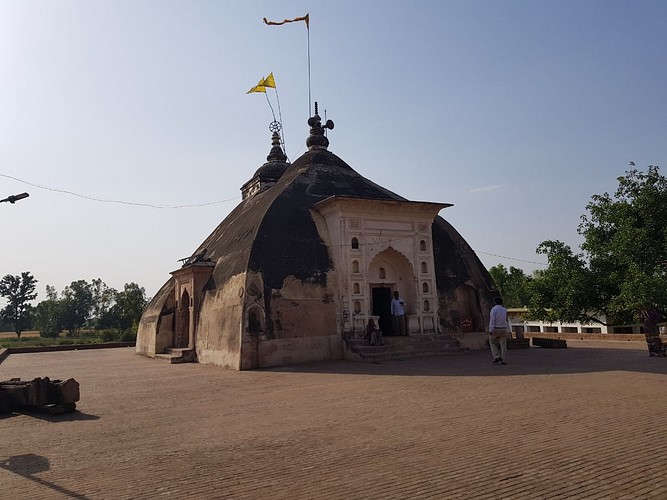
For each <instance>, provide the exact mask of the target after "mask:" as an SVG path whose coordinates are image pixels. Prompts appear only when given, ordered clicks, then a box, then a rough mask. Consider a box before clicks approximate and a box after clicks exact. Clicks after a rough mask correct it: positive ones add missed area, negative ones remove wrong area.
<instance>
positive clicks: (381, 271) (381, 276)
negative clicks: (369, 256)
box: [380, 267, 387, 280]
mask: <svg viewBox="0 0 667 500" xmlns="http://www.w3.org/2000/svg"><path fill="white" fill-rule="evenodd" d="M380 279H381V280H385V279H387V273H386V272H385V270H384V267H381V268H380Z"/></svg>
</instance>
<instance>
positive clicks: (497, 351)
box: [489, 297, 509, 365]
mask: <svg viewBox="0 0 667 500" xmlns="http://www.w3.org/2000/svg"><path fill="white" fill-rule="evenodd" d="M493 302H495V304H496V305H494V306H493V307H492V308H491V314H490V319H489V346H490V347H491V355H492V356H493V362H494V364H498V363H501V364H503V365H504V364H507V331H508V329H509V323H508V321H507V309H505V307H504V306H503V299H502V298H501V297H496V298H495V299H493Z"/></svg>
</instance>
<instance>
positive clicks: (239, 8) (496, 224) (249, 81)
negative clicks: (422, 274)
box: [0, 0, 667, 299]
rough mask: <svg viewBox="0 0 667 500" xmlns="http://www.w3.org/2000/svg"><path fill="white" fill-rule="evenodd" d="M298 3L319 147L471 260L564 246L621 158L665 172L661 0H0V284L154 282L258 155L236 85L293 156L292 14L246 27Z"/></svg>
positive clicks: (202, 230)
mask: <svg viewBox="0 0 667 500" xmlns="http://www.w3.org/2000/svg"><path fill="white" fill-rule="evenodd" d="M307 12H309V13H310V21H311V23H310V28H311V29H310V54H311V91H312V98H313V100H317V101H319V103H320V114H321V115H324V110H326V115H327V118H330V119H333V120H334V122H335V125H336V127H335V129H334V130H333V131H331V132H329V140H330V142H331V144H330V147H329V149H330V150H331V151H332V152H334V153H335V154H337V155H338V156H340V157H341V158H342V159H343V160H345V161H346V162H347V163H348V164H349V165H350V166H352V167H353V168H354V169H355V170H357V171H358V172H359V173H361V174H362V175H364V176H365V177H367V178H369V179H371V180H373V181H374V182H376V183H378V184H380V185H382V186H384V187H386V188H388V189H391V190H393V191H395V192H397V193H399V194H401V195H402V196H405V197H406V198H408V199H411V200H423V201H434V202H446V203H453V204H454V206H453V207H450V208H447V209H445V210H443V211H442V212H441V215H442V216H443V217H445V219H447V220H448V221H449V222H450V223H452V224H453V225H454V227H455V228H456V229H457V230H458V231H459V232H460V233H461V234H462V235H463V237H464V238H465V239H466V240H467V241H468V242H469V243H470V245H471V246H472V247H473V249H474V250H475V251H477V253H478V255H479V257H480V258H481V259H482V261H483V262H484V264H485V265H486V266H487V267H491V266H493V265H495V264H498V263H503V264H504V265H506V266H508V267H509V266H515V267H520V268H522V269H524V270H525V271H526V272H531V271H533V270H534V269H537V268H540V267H541V266H540V265H539V264H535V263H539V262H545V260H544V257H543V256H541V255H536V254H535V248H536V247H537V245H538V244H539V243H540V242H541V241H543V240H545V239H559V240H562V241H564V242H566V243H568V244H570V245H571V246H572V247H573V248H575V249H577V248H578V245H579V244H580V243H581V240H580V238H579V236H578V235H577V232H576V229H577V225H578V223H579V217H580V216H581V215H582V214H583V213H584V212H585V206H586V204H587V203H588V201H589V200H590V197H591V196H592V195H593V194H601V193H603V192H613V191H614V190H615V188H616V184H617V183H616V178H617V177H618V176H619V175H622V174H623V173H624V172H625V171H626V170H627V169H628V168H629V167H628V163H629V162H630V161H633V162H635V163H636V165H637V167H638V168H642V169H645V168H646V166H647V165H649V164H655V165H661V166H662V167H663V169H662V172H663V174H665V173H667V96H666V93H667V37H666V36H665V33H667V2H665V1H664V0H657V1H648V0H632V1H630V0H628V1H614V0H600V1H596V0H587V1H581V0H558V1H548V0H544V1H534V0H526V1H510V0H493V1H492V0H465V1H464V0H460V1H446V0H437V1H414V2H399V1H382V2H381V1H379V0H377V1H349V0H343V1H341V0H336V1H335V2H322V1H317V2H306V1H281V2H276V1H254V2H246V1H240V0H239V1H225V2H223V1H201V0H187V1H185V0H182V1H169V0H131V1H124V0H114V1H95V0H80V1H78V0H70V1H64V0H60V1H59V0H56V1H53V0H48V1H36V0H0V198H4V197H6V196H8V195H10V194H16V193H20V192H23V191H27V192H29V193H30V198H28V199H26V200H22V201H19V202H17V203H16V204H15V205H11V204H9V203H2V204H0V221H1V226H0V227H1V234H2V245H1V246H0V276H4V275H5V274H19V273H21V272H22V271H30V272H32V274H33V275H34V276H35V277H36V278H37V279H38V280H39V284H38V291H39V292H40V297H39V298H40V299H43V298H44V288H45V285H47V284H49V285H53V286H55V287H56V289H57V290H62V289H63V288H64V287H65V286H66V285H68V284H69V283H70V282H72V281H74V280H77V279H85V280H88V281H90V280H91V279H93V278H97V277H99V278H102V280H103V281H105V282H106V283H107V284H108V285H109V286H112V287H115V288H122V286H123V284H124V283H127V282H130V281H134V282H137V283H139V284H140V285H141V286H144V287H145V288H146V291H147V293H148V295H149V296H150V295H153V294H155V292H156V291H157V290H158V288H159V287H160V286H161V285H162V284H163V283H164V282H165V281H166V280H167V279H168V278H169V272H170V271H173V270H175V269H177V268H178V267H180V264H179V262H178V259H181V258H184V257H187V256H189V255H190V254H191V253H192V252H193V251H194V250H195V249H196V247H197V246H198V245H199V244H200V243H201V242H202V241H203V240H204V238H205V237H206V236H207V235H208V234H209V233H210V232H211V231H213V229H214V228H215V227H216V226H217V224H218V223H219V222H220V221H221V220H222V219H223V218H224V217H225V216H226V215H227V213H229V211H230V210H231V209H232V208H233V207H234V206H236V204H238V203H239V202H240V190H239V189H240V187H241V186H242V185H243V183H245V182H246V181H247V180H249V179H250V177H251V176H252V174H253V173H254V172H255V170H256V169H257V168H258V167H259V166H261V165H262V164H263V163H264V162H265V161H266V155H267V154H268V152H269V149H270V133H269V131H268V124H269V122H270V121H271V120H272V117H271V112H270V109H269V106H268V104H267V102H266V98H265V96H264V95H263V94H250V95H246V91H247V90H248V89H249V88H250V87H252V86H253V85H255V84H256V83H257V81H258V80H259V79H260V78H261V77H262V76H266V75H267V74H268V73H269V72H273V73H274V75H275V79H276V83H277V86H278V89H277V90H278V97H279V99H280V105H281V112H282V118H283V124H284V130H285V142H286V149H287V155H288V156H289V157H290V158H291V159H292V160H295V159H296V158H297V157H298V156H299V155H301V154H302V153H303V152H304V150H305V139H306V137H307V134H308V127H307V125H306V120H307V119H308V59H307V40H308V38H307V31H306V28H305V24H304V23H302V22H300V23H293V24H288V25H284V26H266V25H264V24H263V23H262V17H267V18H269V19H271V20H274V21H279V20H282V19H285V18H293V17H298V16H303V15H304V14H306V13H307ZM269 95H270V97H271V98H272V99H273V100H272V103H273V104H274V107H275V104H276V102H275V94H274V93H273V92H270V94H269ZM276 112H277V110H276ZM14 178H15V179H20V180H22V181H26V182H29V183H32V184H37V185H39V186H43V187H46V188H49V189H41V188H38V187H35V186H32V185H27V184H25V183H23V182H20V181H19V180H15V179H14ZM54 190H62V191H69V192H73V193H76V194H78V195H81V196H84V197H89V198H97V199H105V200H118V201H125V202H130V203H137V204H141V203H143V204H149V205H198V204H206V203H212V202H219V203H213V204H210V205H206V206H201V207H191V208H178V209H160V208H152V207H146V206H140V205H132V204H123V203H106V202H99V201H93V200H90V199H86V198H82V197H77V196H72V195H70V194H66V193H62V192H58V191H54ZM223 200H228V201H223ZM500 256H502V257H500ZM510 258H511V259H517V260H511V259H510ZM523 261H529V262H523Z"/></svg>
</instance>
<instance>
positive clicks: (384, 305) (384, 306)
mask: <svg viewBox="0 0 667 500" xmlns="http://www.w3.org/2000/svg"><path fill="white" fill-rule="evenodd" d="M372 314H373V316H379V317H380V319H379V320H378V328H380V330H381V331H382V335H392V334H393V332H392V328H391V288H389V287H385V286H381V287H376V288H373V312H372Z"/></svg>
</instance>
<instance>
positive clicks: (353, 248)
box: [352, 238, 359, 250]
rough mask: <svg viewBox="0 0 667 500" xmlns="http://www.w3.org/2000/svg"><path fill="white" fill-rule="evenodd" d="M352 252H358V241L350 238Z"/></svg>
mask: <svg viewBox="0 0 667 500" xmlns="http://www.w3.org/2000/svg"><path fill="white" fill-rule="evenodd" d="M352 250H359V240H358V239H356V238H352Z"/></svg>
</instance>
